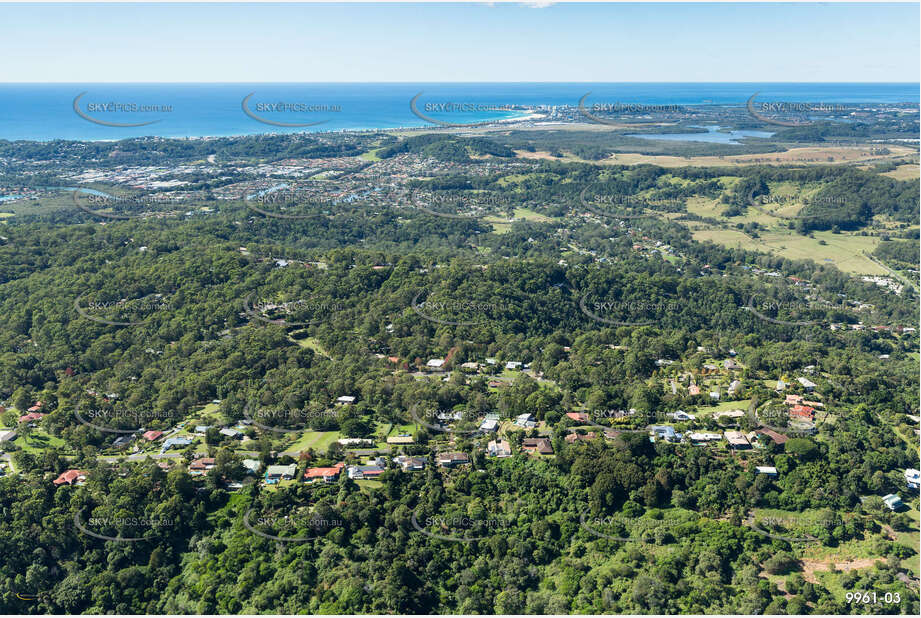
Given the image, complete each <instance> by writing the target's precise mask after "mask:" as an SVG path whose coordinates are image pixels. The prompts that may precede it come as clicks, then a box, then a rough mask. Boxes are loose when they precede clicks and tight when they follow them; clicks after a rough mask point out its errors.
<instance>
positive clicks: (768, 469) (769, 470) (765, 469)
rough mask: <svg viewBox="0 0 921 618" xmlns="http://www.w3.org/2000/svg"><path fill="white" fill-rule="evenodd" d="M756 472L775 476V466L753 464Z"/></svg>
mask: <svg viewBox="0 0 921 618" xmlns="http://www.w3.org/2000/svg"><path fill="white" fill-rule="evenodd" d="M755 472H756V473H757V474H767V475H768V476H777V468H775V467H774V466H755Z"/></svg>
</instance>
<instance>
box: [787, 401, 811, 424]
mask: <svg viewBox="0 0 921 618" xmlns="http://www.w3.org/2000/svg"><path fill="white" fill-rule="evenodd" d="M790 418H802V419H805V420H807V421H810V422H812V421H814V420H815V408H813V407H810V406H804V405H795V406H793V407H792V408H790Z"/></svg>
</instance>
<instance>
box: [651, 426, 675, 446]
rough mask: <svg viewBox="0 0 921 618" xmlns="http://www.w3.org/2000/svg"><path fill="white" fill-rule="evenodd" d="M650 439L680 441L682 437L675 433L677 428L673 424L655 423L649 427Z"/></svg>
mask: <svg viewBox="0 0 921 618" xmlns="http://www.w3.org/2000/svg"><path fill="white" fill-rule="evenodd" d="M649 435H650V440H652V441H653V442H655V441H656V440H657V439H658V440H665V441H666V442H678V440H680V437H679V436H678V434H676V433H675V428H674V427H672V426H671V425H653V426H652V427H650V428H649Z"/></svg>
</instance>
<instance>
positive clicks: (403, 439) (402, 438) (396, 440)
mask: <svg viewBox="0 0 921 618" xmlns="http://www.w3.org/2000/svg"><path fill="white" fill-rule="evenodd" d="M413 442H414V440H413V437H412V436H408V435H406V434H400V435H398V436H390V437H389V438H387V444H412V443H413Z"/></svg>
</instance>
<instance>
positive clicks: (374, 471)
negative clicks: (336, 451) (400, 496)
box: [346, 466, 384, 480]
mask: <svg viewBox="0 0 921 618" xmlns="http://www.w3.org/2000/svg"><path fill="white" fill-rule="evenodd" d="M346 473H347V474H348V477H349V478H350V479H354V480H361V479H376V478H380V476H381V475H382V474H383V473H384V468H382V467H380V466H349V467H348V468H347V469H346Z"/></svg>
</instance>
